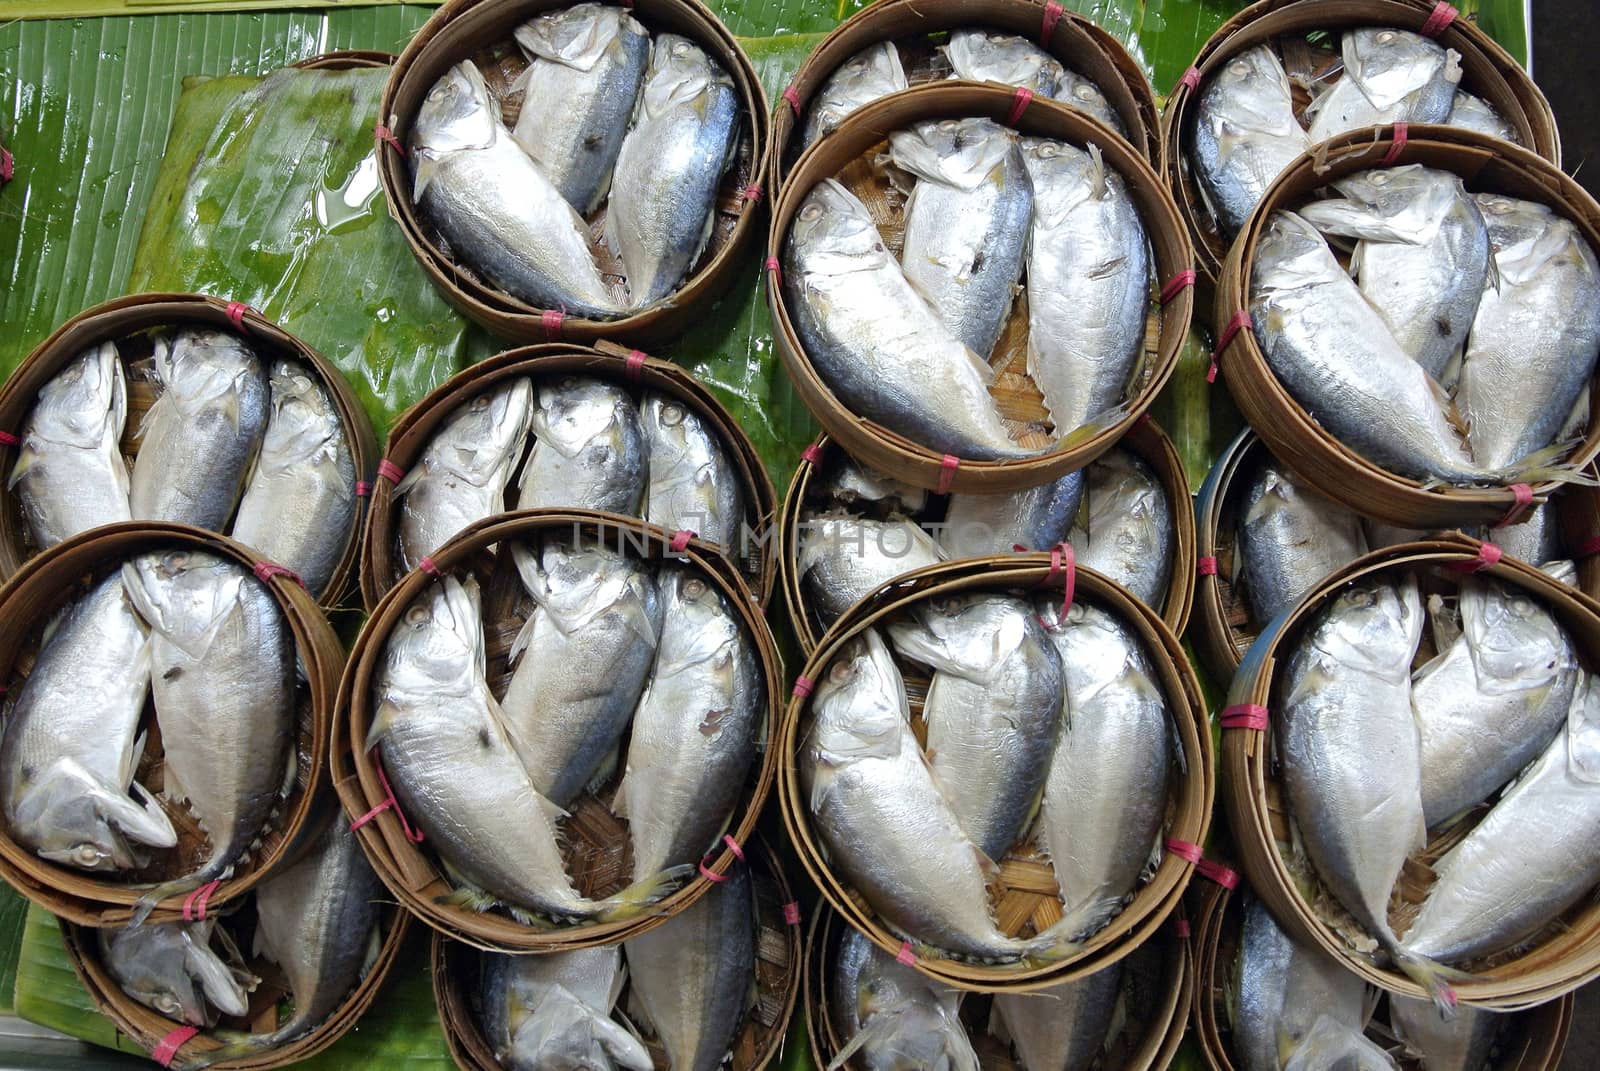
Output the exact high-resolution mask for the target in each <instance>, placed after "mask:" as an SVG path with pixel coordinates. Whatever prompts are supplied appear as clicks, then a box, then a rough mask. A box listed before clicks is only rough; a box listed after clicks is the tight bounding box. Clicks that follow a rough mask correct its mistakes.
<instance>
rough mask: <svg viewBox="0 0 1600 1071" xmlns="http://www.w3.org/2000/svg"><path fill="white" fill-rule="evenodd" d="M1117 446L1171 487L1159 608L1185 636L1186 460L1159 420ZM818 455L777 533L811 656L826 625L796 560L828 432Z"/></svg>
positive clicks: (825, 459)
mask: <svg viewBox="0 0 1600 1071" xmlns="http://www.w3.org/2000/svg"><path fill="white" fill-rule="evenodd" d="M1117 446H1119V447H1121V448H1123V449H1126V450H1128V451H1129V452H1131V453H1133V454H1134V455H1136V456H1137V457H1138V458H1139V459H1140V460H1141V461H1143V462H1145V463H1146V464H1147V465H1149V466H1150V469H1151V471H1153V472H1154V473H1155V474H1156V476H1157V478H1158V479H1160V481H1161V485H1162V487H1163V488H1164V489H1165V490H1166V493H1167V501H1168V502H1169V503H1170V504H1171V505H1172V532H1173V540H1172V570H1171V579H1170V580H1169V581H1168V583H1167V593H1166V597H1165V598H1164V599H1163V600H1162V602H1161V605H1160V606H1159V607H1157V609H1158V610H1159V611H1160V613H1161V619H1162V620H1163V621H1164V622H1166V624H1167V627H1168V628H1170V629H1172V631H1173V632H1174V633H1176V634H1177V635H1180V636H1181V635H1182V634H1183V630H1184V627H1185V626H1186V625H1187V624H1188V622H1189V608H1190V605H1191V603H1192V602H1193V596H1194V591H1195V577H1194V574H1193V572H1192V570H1191V569H1190V568H1189V566H1188V563H1189V562H1191V561H1193V560H1194V546H1195V528H1194V515H1193V514H1192V513H1191V511H1190V510H1188V509H1187V508H1185V503H1187V502H1188V501H1189V480H1188V477H1187V476H1186V475H1185V473H1184V469H1183V461H1182V459H1181V458H1179V457H1178V452H1177V449H1176V447H1174V446H1173V445H1172V440H1171V439H1169V438H1168V437H1167V433H1166V432H1165V431H1163V430H1162V429H1161V426H1160V425H1159V424H1157V423H1156V422H1155V420H1154V419H1148V420H1140V421H1136V422H1135V423H1134V426H1133V428H1132V429H1131V430H1130V431H1129V432H1128V434H1127V435H1125V436H1124V437H1123V438H1122V440H1121V441H1120V442H1119V443H1118V444H1117ZM816 456H817V457H818V458H819V460H818V461H816V462H813V461H811V460H809V459H808V458H805V457H802V458H801V460H800V465H799V467H798V468H797V469H795V474H794V479H793V480H791V481H790V483H789V490H788V493H787V494H785V495H784V499H783V513H782V515H781V519H780V522H779V524H780V528H779V534H778V539H779V544H778V547H779V561H780V570H779V571H780V573H781V575H782V583H783V594H784V598H785V599H786V600H787V602H788V608H789V624H790V626H791V627H792V628H793V629H794V634H795V638H796V639H798V640H799V641H800V648H801V650H802V651H803V652H804V653H805V654H807V655H809V654H811V652H813V651H815V650H816V648H817V641H818V640H819V639H820V638H821V636H822V634H823V633H824V632H825V631H827V627H826V625H824V623H823V622H822V620H821V618H820V617H819V616H818V615H817V612H816V610H815V608H813V607H812V606H811V601H810V600H809V599H808V598H807V597H806V594H805V586H804V583H803V580H804V577H802V576H801V575H800V572H799V569H798V568H797V562H798V561H799V556H800V539H801V527H802V521H803V519H804V517H805V515H806V513H807V508H808V506H811V505H812V504H813V501H816V502H820V501H821V499H820V498H817V497H816V494H815V493H814V488H813V486H812V484H813V480H815V479H818V478H819V475H820V471H821V470H822V469H823V468H825V467H826V466H827V465H828V464H829V461H830V459H837V457H838V456H839V454H838V452H837V448H836V447H835V446H834V445H833V443H832V442H830V441H829V440H828V437H827V436H826V435H824V436H822V437H821V438H819V439H818V440H817V442H816Z"/></svg>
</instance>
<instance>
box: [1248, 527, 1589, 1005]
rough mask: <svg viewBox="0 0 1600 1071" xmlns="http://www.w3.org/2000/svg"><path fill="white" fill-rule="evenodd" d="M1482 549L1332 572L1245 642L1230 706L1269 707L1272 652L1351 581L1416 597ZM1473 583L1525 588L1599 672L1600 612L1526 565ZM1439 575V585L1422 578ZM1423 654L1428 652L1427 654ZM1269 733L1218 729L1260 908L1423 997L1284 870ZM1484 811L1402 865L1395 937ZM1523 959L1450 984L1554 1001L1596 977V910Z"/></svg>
mask: <svg viewBox="0 0 1600 1071" xmlns="http://www.w3.org/2000/svg"><path fill="white" fill-rule="evenodd" d="M1480 546H1481V544H1479V543H1478V542H1477V541H1476V540H1471V539H1467V538H1465V537H1462V536H1456V537H1439V538H1437V539H1432V540H1429V541H1427V542H1421V543H1407V544H1402V545H1400V546H1397V547H1390V548H1387V549H1385V550H1381V551H1377V552H1375V553H1372V554H1368V555H1367V556H1366V557H1364V558H1361V559H1359V560H1357V561H1356V562H1354V563H1352V564H1351V565H1349V566H1348V567H1346V568H1345V569H1343V570H1341V571H1339V572H1336V573H1334V574H1332V575H1331V576H1330V577H1328V579H1327V580H1325V581H1323V583H1322V584H1320V585H1319V586H1318V587H1317V589H1316V590H1315V591H1313V592H1312V593H1311V594H1309V595H1307V596H1306V598H1305V599H1303V600H1302V601H1301V603H1300V605H1299V606H1297V607H1296V608H1295V609H1294V610H1292V611H1291V612H1289V613H1287V614H1284V615H1283V616H1282V617H1280V618H1278V620H1276V621H1274V622H1273V624H1272V626H1271V627H1270V628H1268V629H1267V631H1265V632H1263V633H1262V634H1261V636H1260V638H1258V639H1257V640H1256V642H1255V643H1254V644H1253V645H1252V646H1251V648H1250V652H1249V654H1248V655H1246V657H1245V659H1244V661H1243V663H1242V664H1241V665H1240V666H1239V672H1238V673H1237V674H1235V676H1234V678H1233V685H1232V687H1231V688H1230V689H1229V692H1228V699H1227V705H1228V706H1229V707H1235V706H1241V705H1246V704H1252V705H1256V706H1261V707H1265V708H1268V709H1269V710H1270V709H1272V702H1273V698H1274V694H1275V690H1276V679H1277V670H1278V664H1279V660H1280V659H1279V652H1280V651H1282V652H1284V655H1283V658H1284V659H1285V660H1286V659H1287V657H1288V652H1290V651H1292V650H1293V649H1294V648H1295V645H1296V644H1297V642H1298V641H1299V640H1300V638H1301V637H1302V636H1303V635H1304V634H1305V633H1306V631H1307V630H1308V629H1309V628H1311V627H1313V626H1314V624H1315V620H1316V617H1317V614H1318V611H1320V610H1321V609H1322V608H1323V607H1324V606H1325V605H1326V604H1327V602H1328V600H1329V599H1331V598H1333V597H1335V596H1336V595H1337V594H1338V592H1339V591H1340V590H1342V589H1343V588H1344V587H1345V586H1346V585H1347V584H1349V583H1351V582H1352V581H1355V580H1360V579H1364V578H1369V577H1376V576H1381V575H1385V574H1403V573H1404V572H1407V571H1417V572H1419V573H1423V574H1424V576H1423V579H1424V591H1430V590H1433V588H1432V587H1431V586H1430V585H1432V584H1438V583H1443V582H1444V580H1445V578H1447V577H1453V576H1454V575H1455V574H1453V573H1447V572H1445V571H1444V570H1447V569H1448V568H1449V567H1450V566H1451V565H1457V566H1458V568H1459V567H1460V563H1471V562H1476V561H1477V560H1478V554H1479V550H1478V548H1479V547H1480ZM1478 572H1479V575H1482V576H1487V577H1492V578H1494V579H1495V580H1498V581H1501V582H1503V583H1506V584H1509V585H1511V586H1513V587H1516V588H1520V589H1522V590H1523V591H1524V592H1525V593H1526V594H1527V595H1528V596H1529V597H1531V598H1533V599H1534V600H1536V601H1537V602H1539V603H1541V604H1543V605H1545V606H1546V607H1548V608H1549V609H1550V611H1551V612H1552V613H1553V614H1554V615H1555V616H1556V619H1557V620H1558V621H1560V622H1561V624H1562V626H1563V627H1564V628H1566V629H1567V631H1568V633H1569V634H1570V635H1571V636H1572V638H1573V645H1574V647H1575V648H1576V649H1577V651H1578V652H1579V661H1580V662H1581V663H1582V664H1583V665H1584V667H1585V668H1586V669H1589V670H1591V671H1592V670H1593V669H1594V668H1595V666H1596V661H1595V659H1596V654H1597V652H1600V612H1597V611H1600V605H1597V604H1596V603H1595V602H1594V601H1593V600H1592V599H1589V598H1588V597H1587V596H1585V595H1583V594H1581V593H1580V592H1578V591H1575V590H1574V589H1572V588H1570V587H1568V586H1566V585H1565V584H1562V583H1560V582H1559V581H1557V580H1554V579H1552V578H1551V577H1548V576H1546V575H1545V574H1544V573H1541V572H1539V571H1538V570H1537V569H1534V568H1533V567H1532V566H1530V565H1526V564H1524V563H1522V562H1519V561H1516V560H1515V559H1512V558H1502V559H1501V560H1500V561H1499V563H1498V564H1496V565H1493V566H1490V567H1488V568H1485V569H1481V570H1478ZM1430 578H1436V579H1430ZM1423 653H1424V654H1425V653H1426V652H1423ZM1271 753H1272V740H1271V738H1270V730H1267V731H1262V730H1254V729H1245V728H1226V729H1224V730H1223V733H1222V762H1221V765H1222V787H1223V794H1222V795H1223V801H1224V803H1225V804H1226V806H1227V814H1228V827H1229V829H1230V830H1231V831H1232V833H1233V838H1234V842H1235V844H1236V846H1237V848H1238V851H1239V853H1240V856H1241V862H1242V863H1243V864H1244V870H1245V874H1246V876H1247V877H1248V878H1249V880H1250V884H1251V885H1252V886H1253V887H1254V889H1255V892H1256V895H1257V896H1258V897H1260V898H1261V900H1262V901H1263V902H1264V903H1265V904H1266V906H1267V908H1268V909H1269V910H1270V911H1271V912H1272V915H1273V917H1274V918H1275V919H1277V920H1278V923H1279V925H1281V926H1283V927H1284V930H1285V932H1287V933H1289V934H1290V935H1291V936H1293V937H1295V938H1296V939H1297V940H1300V941H1303V942H1305V943H1306V944H1314V945H1316V946H1317V947H1319V948H1321V949H1323V950H1324V951H1326V952H1328V953H1329V954H1331V955H1333V956H1335V957H1337V958H1338V959H1339V960H1340V962H1341V963H1343V964H1344V965H1345V966H1346V967H1348V968H1349V969H1350V970H1351V971H1354V972H1355V973H1356V974H1358V975H1360V976H1361V977H1362V978H1363V979H1365V980H1366V981H1367V982H1370V983H1371V984H1373V985H1376V986H1378V987H1379V988H1381V989H1384V990H1387V991H1389V992H1391V993H1400V994H1402V995H1404V996H1409V997H1418V998H1420V997H1422V996H1423V995H1424V994H1423V990H1422V988H1421V987H1420V986H1418V985H1417V984H1416V983H1415V982H1413V981H1411V980H1410V979H1409V978H1407V977H1406V976H1405V975H1404V974H1401V973H1400V972H1399V971H1396V970H1394V969H1391V968H1388V967H1378V966H1376V965H1374V964H1373V963H1372V962H1371V961H1370V960H1369V959H1367V958H1366V957H1365V956H1363V955H1362V954H1360V953H1359V952H1357V951H1355V950H1354V949H1352V948H1351V946H1350V945H1349V944H1348V943H1347V941H1346V939H1345V938H1344V937H1343V936H1342V935H1341V933H1340V932H1339V931H1338V930H1337V929H1336V928H1335V926H1334V923H1333V921H1332V920H1331V919H1330V917H1329V916H1328V915H1327V914H1326V913H1324V912H1323V911H1321V910H1319V909H1318V906H1316V904H1314V902H1313V900H1312V899H1310V898H1308V896H1309V895H1316V896H1317V900H1318V902H1322V901H1331V899H1332V897H1331V896H1323V895H1320V894H1308V892H1307V889H1306V887H1307V886H1315V885H1318V884H1320V883H1318V882H1317V881H1316V878H1315V877H1314V875H1311V876H1308V875H1307V874H1306V873H1304V872H1303V871H1304V870H1308V869H1309V866H1306V867H1304V868H1303V867H1301V866H1300V865H1299V864H1298V863H1296V864H1293V865H1292V864H1291V861H1290V860H1291V857H1292V849H1291V847H1290V844H1291V838H1292V837H1293V836H1294V835H1295V834H1294V830H1293V818H1292V816H1291V815H1290V814H1289V810H1288V806H1289V804H1288V799H1287V796H1286V793H1285V789H1284V788H1283V785H1282V783H1281V780H1280V775H1279V773H1278V770H1277V769H1276V763H1275V760H1273V759H1271V758H1270V755H1271ZM1485 813H1487V810H1486V809H1485V808H1483V807H1481V806H1480V808H1479V809H1478V810H1477V811H1476V812H1474V814H1473V816H1472V817H1471V819H1470V820H1467V821H1462V822H1457V823H1455V824H1454V825H1453V826H1451V827H1450V828H1448V829H1445V830H1443V831H1441V832H1440V833H1438V834H1436V835H1433V836H1431V837H1430V839H1429V842H1428V845H1427V847H1426V848H1425V849H1424V850H1423V851H1422V852H1421V853H1418V854H1416V855H1413V856H1412V857H1411V858H1410V859H1409V860H1408V861H1407V862H1406V868H1405V870H1404V871H1403V872H1402V874H1401V877H1400V881H1399V884H1398V888H1397V890H1396V893H1395V895H1394V896H1392V897H1391V899H1390V903H1389V913H1390V919H1391V922H1392V923H1394V924H1395V925H1396V929H1397V931H1398V932H1399V933H1400V934H1401V936H1402V939H1403V937H1404V933H1405V930H1406V927H1407V926H1409V925H1410V919H1411V918H1412V917H1414V915H1413V913H1414V910H1415V908H1416V906H1417V905H1418V904H1420V903H1421V902H1422V899H1423V897H1424V896H1425V894H1426V892H1427V890H1428V888H1429V886H1430V885H1431V884H1432V880H1433V870H1432V864H1433V863H1434V862H1435V861H1437V860H1438V859H1439V857H1440V856H1441V855H1442V854H1443V853H1444V852H1445V851H1447V850H1448V849H1449V848H1450V847H1452V846H1453V845H1454V844H1455V843H1456V842H1458V841H1459V840H1460V839H1461V837H1462V836H1464V835H1465V834H1466V832H1467V831H1468V828H1469V827H1470V826H1472V825H1475V824H1476V822H1477V820H1478V819H1479V818H1481V817H1482V815H1483V814H1485ZM1519 947H1520V948H1522V949H1524V951H1521V952H1503V953H1497V954H1496V955H1494V956H1491V957H1488V958H1486V959H1485V960H1483V961H1480V962H1478V963H1475V964H1473V967H1474V970H1472V971H1471V972H1470V973H1469V974H1468V975H1467V976H1466V977H1465V978H1462V979H1461V980H1459V981H1457V980H1452V982H1451V984H1452V986H1453V987H1454V989H1455V991H1456V994H1457V996H1458V997H1459V999H1460V1000H1462V1001H1463V1002H1465V1003H1468V1004H1476V1005H1480V1006H1482V1007H1486V1008H1493V1009H1496V1010H1499V1011H1520V1010H1523V1009H1526V1008H1531V1007H1533V1006H1535V1005H1538V1004H1542V1003H1544V1002H1546V1001H1549V1000H1553V999H1555V998H1556V997H1559V996H1562V995H1563V994H1565V993H1568V992H1570V991H1571V990H1573V989H1575V988H1577V987H1578V986H1579V985H1580V984H1582V983H1583V982H1585V981H1588V980H1589V979H1591V978H1594V977H1597V976H1600V902H1596V901H1595V900H1594V899H1593V898H1590V900H1589V901H1588V902H1587V903H1582V904H1579V905H1577V906H1575V907H1573V908H1572V909H1570V910H1569V911H1567V912H1566V913H1565V914H1563V915H1562V916H1561V917H1560V918H1559V919H1558V920H1556V921H1555V922H1553V923H1551V924H1550V925H1549V926H1548V927H1546V928H1545V929H1544V930H1542V931H1540V932H1539V933H1538V934H1536V935H1535V936H1534V937H1533V938H1532V939H1530V940H1529V941H1526V942H1523V943H1522V945H1520V946H1519Z"/></svg>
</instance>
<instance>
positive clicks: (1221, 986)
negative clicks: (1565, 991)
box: [1192, 884, 1573, 1071]
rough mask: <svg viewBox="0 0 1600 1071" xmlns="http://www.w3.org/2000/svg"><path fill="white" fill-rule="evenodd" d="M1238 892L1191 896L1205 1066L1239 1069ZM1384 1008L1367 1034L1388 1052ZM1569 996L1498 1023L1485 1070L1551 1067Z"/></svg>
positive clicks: (1410, 1070) (1197, 1027) (1561, 1041)
mask: <svg viewBox="0 0 1600 1071" xmlns="http://www.w3.org/2000/svg"><path fill="white" fill-rule="evenodd" d="M1242 905H1243V897H1242V896H1240V895H1239V893H1238V892H1236V891H1233V890H1229V889H1226V888H1224V887H1223V886H1221V885H1209V884H1208V885H1207V886H1206V887H1205V888H1204V890H1203V891H1202V893H1201V895H1200V896H1199V897H1197V915H1198V918H1197V919H1196V921H1195V945H1194V953H1195V955H1194V959H1195V963H1194V967H1195V987H1194V988H1195V999H1194V1003H1193V1007H1192V1013H1193V1016H1194V1039H1195V1043H1196V1045H1197V1046H1198V1047H1199V1049H1200V1051H1201V1052H1202V1053H1203V1054H1204V1055H1205V1058H1206V1066H1207V1067H1209V1068H1210V1069H1211V1071H1243V1067H1244V1064H1243V1062H1242V1061H1241V1062H1239V1063H1235V1062H1234V1059H1233V1056H1234V1053H1233V1047H1232V1033H1231V1028H1230V1026H1229V1020H1228V1011H1227V1008H1228V987H1229V979H1230V977H1231V976H1232V970H1233V962H1234V958H1235V956H1236V955H1237V953H1238V948H1239V932H1240V927H1241V926H1243V924H1244V919H1243V910H1244V909H1243V906H1242ZM1386 1021H1387V1013H1386V1012H1383V1011H1380V1012H1379V1013H1378V1014H1377V1015H1376V1016H1375V1017H1374V1021H1373V1024H1372V1025H1371V1027H1369V1029H1368V1033H1367V1036H1368V1037H1369V1038H1371V1039H1372V1040H1373V1041H1375V1042H1377V1043H1378V1044H1380V1045H1383V1046H1384V1047H1385V1048H1387V1049H1390V1050H1391V1051H1392V1052H1396V1053H1397V1054H1398V1052H1397V1050H1395V1048H1394V1046H1395V1040H1394V1038H1393V1037H1391V1036H1390V1035H1389V1034H1388V1033H1387V1031H1386V1030H1385V1029H1384V1026H1383V1023H1384V1022H1386ZM1572 1021H1573V1000H1572V996H1571V995H1570V994H1569V995H1567V996H1564V997H1558V998H1557V999H1555V1000H1552V1001H1550V1002H1549V1003H1547V1004H1541V1005H1539V1006H1538V1007H1536V1008H1532V1009H1530V1010H1528V1011H1525V1012H1519V1013H1517V1014H1516V1016H1515V1017H1514V1019H1513V1020H1512V1021H1511V1022H1510V1023H1507V1024H1506V1026H1505V1027H1504V1028H1503V1033H1502V1035H1501V1037H1500V1038H1499V1040H1498V1041H1497V1042H1496V1043H1495V1055H1494V1058H1493V1059H1492V1061H1491V1063H1490V1064H1489V1067H1488V1069H1487V1071H1556V1068H1557V1067H1558V1066H1559V1065H1560V1061H1561V1051H1562V1048H1563V1046H1565V1044H1566V1041H1567V1032H1568V1030H1570V1029H1571V1027H1572ZM1400 1067H1401V1068H1403V1069H1404V1071H1421V1065H1420V1064H1419V1063H1418V1062H1417V1061H1415V1060H1402V1061H1400Z"/></svg>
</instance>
